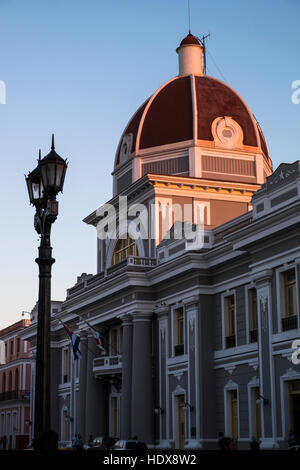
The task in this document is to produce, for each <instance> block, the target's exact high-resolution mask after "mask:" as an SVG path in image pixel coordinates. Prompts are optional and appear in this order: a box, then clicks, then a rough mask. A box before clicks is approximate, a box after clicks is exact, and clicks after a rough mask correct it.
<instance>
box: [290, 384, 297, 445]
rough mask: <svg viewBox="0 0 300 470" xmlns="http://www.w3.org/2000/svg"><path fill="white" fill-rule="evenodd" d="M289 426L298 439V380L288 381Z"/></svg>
mask: <svg viewBox="0 0 300 470" xmlns="http://www.w3.org/2000/svg"><path fill="white" fill-rule="evenodd" d="M289 405H290V427H291V430H293V431H294V435H295V436H296V438H297V440H299V439H300V380H295V381H293V382H290V383H289Z"/></svg>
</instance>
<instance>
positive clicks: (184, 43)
mask: <svg viewBox="0 0 300 470" xmlns="http://www.w3.org/2000/svg"><path fill="white" fill-rule="evenodd" d="M190 44H197V45H198V46H200V41H199V39H198V38H196V36H193V35H192V34H191V33H189V34H188V35H187V36H186V37H185V38H184V39H183V40H182V41H181V43H180V46H179V47H181V46H187V45H190Z"/></svg>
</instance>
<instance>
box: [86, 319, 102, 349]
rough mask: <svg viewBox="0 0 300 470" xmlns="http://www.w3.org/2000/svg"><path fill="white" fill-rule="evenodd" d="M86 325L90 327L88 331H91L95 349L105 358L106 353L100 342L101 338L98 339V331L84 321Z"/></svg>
mask: <svg viewBox="0 0 300 470" xmlns="http://www.w3.org/2000/svg"><path fill="white" fill-rule="evenodd" d="M86 324H87V325H88V326H89V327H90V330H91V332H92V333H93V336H94V339H95V343H96V346H97V348H99V349H100V354H101V356H105V355H106V351H105V349H104V347H103V346H102V341H101V338H100V334H99V331H97V330H96V329H95V328H93V327H92V326H91V325H90V324H89V322H87V321H86Z"/></svg>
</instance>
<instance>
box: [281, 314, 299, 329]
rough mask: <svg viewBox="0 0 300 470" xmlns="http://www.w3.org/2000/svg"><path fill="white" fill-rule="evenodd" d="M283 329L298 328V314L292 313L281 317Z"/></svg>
mask: <svg viewBox="0 0 300 470" xmlns="http://www.w3.org/2000/svg"><path fill="white" fill-rule="evenodd" d="M281 322H282V323H281V324H282V331H288V330H295V329H296V328H298V319H297V315H290V316H289V317H284V318H282V319H281Z"/></svg>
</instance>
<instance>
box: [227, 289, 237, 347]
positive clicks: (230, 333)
mask: <svg viewBox="0 0 300 470" xmlns="http://www.w3.org/2000/svg"><path fill="white" fill-rule="evenodd" d="M225 322H226V348H234V347H235V344H236V339H235V304H234V295H229V296H228V297H226V298H225Z"/></svg>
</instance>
